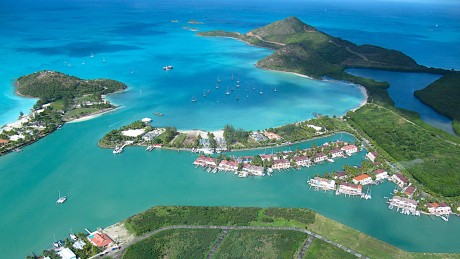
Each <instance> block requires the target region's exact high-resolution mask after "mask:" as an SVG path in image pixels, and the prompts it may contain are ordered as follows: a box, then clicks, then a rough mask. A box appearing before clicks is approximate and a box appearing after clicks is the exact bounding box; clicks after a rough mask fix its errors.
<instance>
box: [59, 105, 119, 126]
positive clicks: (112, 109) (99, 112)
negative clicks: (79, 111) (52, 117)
mask: <svg viewBox="0 0 460 259" xmlns="http://www.w3.org/2000/svg"><path fill="white" fill-rule="evenodd" d="M121 108H122V106H121V105H120V106H116V107H113V108H107V109H104V110H100V111H97V112H94V113H91V114H88V115H85V116H83V117H80V118H78V119H73V120H70V121H65V122H64V124H65V123H79V122H83V121H89V120H92V119H94V118H97V117H100V116H102V115H104V114H107V113H111V112H115V111H116V110H118V109H121Z"/></svg>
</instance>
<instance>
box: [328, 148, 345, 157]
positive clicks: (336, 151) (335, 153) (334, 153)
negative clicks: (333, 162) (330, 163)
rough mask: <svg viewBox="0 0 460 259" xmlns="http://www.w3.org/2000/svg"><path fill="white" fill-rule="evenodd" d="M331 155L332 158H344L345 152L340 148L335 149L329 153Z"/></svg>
mask: <svg viewBox="0 0 460 259" xmlns="http://www.w3.org/2000/svg"><path fill="white" fill-rule="evenodd" d="M329 154H330V155H331V157H332V158H336V157H343V151H342V150H340V149H338V148H334V149H333V150H331V151H329Z"/></svg>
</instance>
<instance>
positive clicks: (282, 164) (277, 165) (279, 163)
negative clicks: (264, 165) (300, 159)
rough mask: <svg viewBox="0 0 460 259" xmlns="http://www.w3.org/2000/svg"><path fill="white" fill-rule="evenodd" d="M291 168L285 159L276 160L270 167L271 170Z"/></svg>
mask: <svg viewBox="0 0 460 259" xmlns="http://www.w3.org/2000/svg"><path fill="white" fill-rule="evenodd" d="M290 167H291V163H289V160H287V159H278V160H275V161H274V163H273V166H272V169H278V170H280V169H288V168H290Z"/></svg>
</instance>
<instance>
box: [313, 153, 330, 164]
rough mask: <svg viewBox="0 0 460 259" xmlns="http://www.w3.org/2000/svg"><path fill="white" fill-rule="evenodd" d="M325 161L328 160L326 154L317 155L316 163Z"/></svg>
mask: <svg viewBox="0 0 460 259" xmlns="http://www.w3.org/2000/svg"><path fill="white" fill-rule="evenodd" d="M324 160H327V156H326V155H325V154H324V153H318V154H316V155H315V163H320V162H323V161H324Z"/></svg>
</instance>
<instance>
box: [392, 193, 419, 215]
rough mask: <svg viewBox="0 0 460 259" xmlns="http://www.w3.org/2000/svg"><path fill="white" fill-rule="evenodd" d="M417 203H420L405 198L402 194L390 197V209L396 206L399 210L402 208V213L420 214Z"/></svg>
mask: <svg viewBox="0 0 460 259" xmlns="http://www.w3.org/2000/svg"><path fill="white" fill-rule="evenodd" d="M417 205H418V202H417V201H414V200H411V199H408V198H404V197H400V196H393V198H392V199H390V202H389V206H388V207H389V208H390V209H393V207H396V208H397V210H398V211H399V209H402V211H401V213H403V214H406V215H409V214H412V215H416V214H418V213H417Z"/></svg>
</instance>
